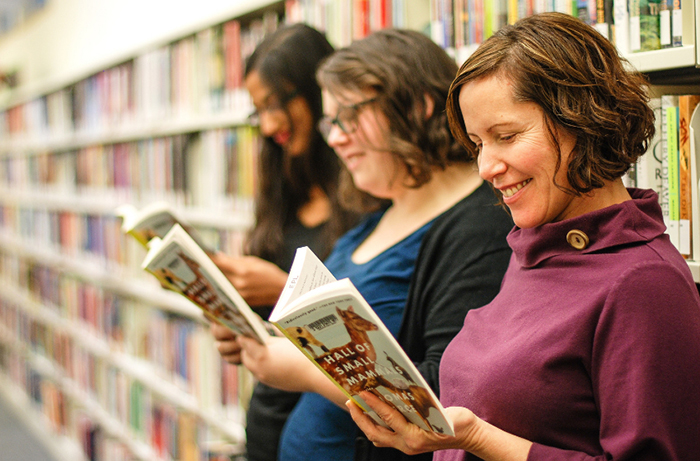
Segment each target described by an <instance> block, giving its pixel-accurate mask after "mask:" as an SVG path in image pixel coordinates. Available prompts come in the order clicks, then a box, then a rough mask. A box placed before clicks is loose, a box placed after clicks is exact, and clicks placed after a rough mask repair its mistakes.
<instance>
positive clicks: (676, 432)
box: [434, 189, 700, 461]
mask: <svg viewBox="0 0 700 461" xmlns="http://www.w3.org/2000/svg"><path fill="white" fill-rule="evenodd" d="M630 193H631V194H632V197H633V199H634V200H631V201H627V202H625V203H622V204H619V205H614V206H611V207H608V208H605V209H602V210H598V211H595V212H592V213H588V214H585V215H583V216H579V217H577V218H573V219H569V220H565V221H561V222H557V223H551V224H547V225H545V226H542V227H539V228H534V229H518V228H515V229H514V230H513V231H512V232H511V233H510V235H509V236H508V242H509V244H510V246H511V247H512V248H513V257H512V258H511V262H510V266H509V268H508V271H507V273H506V275H505V278H504V280H503V286H502V288H501V291H500V293H499V294H498V296H497V297H496V298H495V299H494V300H493V301H492V302H491V303H490V304H488V305H486V306H484V307H482V308H480V309H476V310H472V311H470V312H469V314H468V315H467V317H466V319H465V322H464V327H463V328H462V330H461V332H460V333H459V334H458V335H457V336H456V337H455V338H454V340H453V341H452V342H451V343H450V345H449V346H448V347H447V349H446V351H445V353H444V355H443V358H442V362H441V365H440V389H441V390H442V394H441V400H442V402H443V404H444V405H445V406H462V407H466V408H469V409H470V410H472V411H473V412H474V413H475V414H476V415H477V416H479V417H480V418H483V419H484V420H486V421H488V422H489V423H491V424H493V425H495V426H496V427H499V428H501V429H503V430H505V431H507V432H509V433H512V434H515V435H518V436H520V437H523V438H525V439H528V440H530V441H532V442H534V445H533V447H532V449H531V450H530V453H529V457H528V459H529V460H533V461H534V460H560V461H566V460H592V459H599V460H614V461H622V460H635V461H641V460H655V461H659V460H684V461H685V460H691V459H700V391H698V389H699V388H700V298H699V297H698V290H697V288H696V286H695V284H694V282H693V279H692V276H691V273H690V270H689V269H688V266H687V264H686V263H685V261H684V260H683V258H682V257H681V256H680V254H679V253H678V251H676V249H675V248H674V247H673V246H672V244H671V243H670V241H669V239H668V237H667V236H666V235H665V234H664V233H663V232H664V229H665V228H664V225H663V222H662V217H661V210H660V208H659V205H658V201H657V196H656V194H655V193H654V192H652V191H642V190H634V189H632V190H630ZM573 229H577V230H579V231H583V233H585V234H586V235H587V236H588V239H589V242H588V244H587V246H586V247H585V248H584V249H576V248H574V247H573V246H572V245H571V244H569V243H568V241H567V233H568V232H569V231H571V230H573ZM570 240H571V239H570ZM580 240H581V239H579V241H580ZM574 243H576V242H574ZM577 246H579V245H577ZM434 459H435V460H438V461H447V460H468V459H476V458H475V457H473V456H472V455H468V454H466V453H465V452H462V451H456V450H445V451H439V452H436V454H435V457H434Z"/></svg>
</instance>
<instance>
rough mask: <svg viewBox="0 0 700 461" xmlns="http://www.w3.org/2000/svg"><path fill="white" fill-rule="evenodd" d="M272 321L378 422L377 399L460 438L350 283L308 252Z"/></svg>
mask: <svg viewBox="0 0 700 461" xmlns="http://www.w3.org/2000/svg"><path fill="white" fill-rule="evenodd" d="M287 280H288V281H287V286H286V287H285V289H284V291H283V292H282V295H281V296H280V299H279V301H278V302H277V304H276V305H275V308H274V309H273V311H272V313H271V314H270V322H272V323H274V324H275V325H276V326H277V327H278V328H279V329H280V330H281V331H282V333H284V334H285V335H286V336H287V337H288V338H289V339H291V341H292V342H293V343H294V344H295V345H296V346H297V347H298V348H299V349H300V350H301V351H302V352H303V353H304V354H305V355H306V356H307V357H308V358H309V359H310V360H311V361H312V362H313V363H314V364H316V366H317V367H319V368H320V369H321V371H323V372H324V374H326V376H328V377H329V378H330V379H331V380H333V382H334V383H335V384H336V385H337V386H338V387H339V388H340V389H341V390H342V391H343V392H344V393H345V394H346V395H347V396H348V397H349V398H350V399H352V400H353V401H354V402H355V403H356V404H357V405H358V406H359V407H360V408H362V409H363V410H365V412H367V413H368V414H369V415H370V416H371V417H372V418H373V419H374V420H375V421H377V422H378V423H379V424H383V423H382V422H381V419H380V418H379V416H378V415H376V413H374V412H373V411H372V410H371V409H370V408H369V407H368V406H367V405H366V404H365V402H364V401H363V400H362V398H360V397H359V395H358V394H359V393H360V392H362V391H370V392H372V393H374V394H375V395H377V396H378V397H380V398H381V399H382V400H384V401H385V402H387V403H389V404H390V405H393V406H394V407H395V408H396V409H398V410H399V411H400V412H401V413H402V414H403V415H404V416H405V417H406V419H408V420H409V421H411V422H413V423H414V424H416V425H418V426H419V427H422V428H423V429H425V430H428V431H435V432H439V433H444V434H450V435H454V429H453V427H452V423H451V421H450V420H449V419H448V418H447V417H446V416H445V413H444V408H443V407H442V405H441V404H440V401H439V400H438V399H437V397H436V396H435V394H434V393H433V391H432V389H431V388H430V387H429V386H428V384H427V383H426V382H425V380H424V379H423V377H422V376H421V374H420V373H419V372H418V370H417V369H416V367H415V366H414V365H413V362H411V360H410V359H409V358H408V356H407V355H406V353H405V352H404V351H403V349H402V348H401V346H400V345H399V343H398V342H397V341H396V339H394V336H393V335H392V334H391V332H390V331H389V330H388V329H387V328H386V326H385V325H384V323H382V321H381V320H380V319H379V317H378V316H377V314H376V313H375V312H374V310H373V309H372V308H371V307H370V306H369V304H367V301H366V300H365V299H364V298H363V297H362V295H361V294H360V292H359V291H357V288H355V286H354V285H353V284H352V282H351V281H350V280H349V279H342V280H335V278H334V277H333V275H332V274H331V273H330V271H329V270H328V269H327V268H326V266H325V265H324V264H323V263H322V262H321V261H320V260H319V259H318V257H316V255H315V254H314V253H313V252H312V251H311V250H310V249H309V248H308V247H302V248H299V249H298V250H297V253H296V255H295V257H294V262H293V264H292V268H291V270H290V273H289V278H288V279H287Z"/></svg>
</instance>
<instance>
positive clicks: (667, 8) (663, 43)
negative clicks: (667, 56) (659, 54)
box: [659, 0, 673, 48]
mask: <svg viewBox="0 0 700 461" xmlns="http://www.w3.org/2000/svg"><path fill="white" fill-rule="evenodd" d="M672 10H673V0H661V3H660V4H659V45H660V47H661V48H670V47H671V46H672V35H673V34H672V33H671V11H672Z"/></svg>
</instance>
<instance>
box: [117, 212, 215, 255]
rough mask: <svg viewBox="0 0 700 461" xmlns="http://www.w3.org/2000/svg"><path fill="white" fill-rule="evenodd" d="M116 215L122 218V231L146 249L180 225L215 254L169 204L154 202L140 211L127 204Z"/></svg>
mask: <svg viewBox="0 0 700 461" xmlns="http://www.w3.org/2000/svg"><path fill="white" fill-rule="evenodd" d="M116 214H117V216H121V218H122V231H123V232H125V233H127V234H129V235H131V236H133V237H134V238H135V239H136V240H138V242H139V243H141V245H143V246H144V247H146V248H148V242H150V241H151V239H152V238H154V237H159V238H163V237H165V234H167V233H168V231H169V230H170V229H171V228H172V227H173V226H174V225H175V224H179V225H180V226H181V227H182V228H183V229H185V230H186V231H187V232H188V233H189V234H190V236H191V237H192V239H194V240H195V242H197V245H199V246H200V247H201V248H202V249H203V250H204V251H205V252H207V253H209V254H213V253H214V250H213V249H211V248H209V247H208V246H207V245H205V244H204V243H203V242H202V239H201V237H199V235H198V234H197V231H196V230H195V229H194V228H193V227H192V226H190V225H189V224H187V223H186V222H185V220H183V219H182V218H180V217H179V216H177V214H176V213H175V210H173V209H172V207H171V206H170V204H168V203H167V202H153V203H151V204H150V205H147V206H145V207H143V208H142V209H140V210H138V209H137V208H136V207H134V206H133V205H130V204H125V205H121V206H120V207H118V208H117V211H116Z"/></svg>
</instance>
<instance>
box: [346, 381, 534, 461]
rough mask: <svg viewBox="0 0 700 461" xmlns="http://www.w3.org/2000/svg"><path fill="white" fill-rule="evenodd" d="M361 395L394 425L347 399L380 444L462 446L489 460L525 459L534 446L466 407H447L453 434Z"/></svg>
mask: <svg viewBox="0 0 700 461" xmlns="http://www.w3.org/2000/svg"><path fill="white" fill-rule="evenodd" d="M360 396H361V397H362V399H363V400H364V401H365V402H366V403H367V405H369V406H370V408H372V409H373V410H374V411H375V412H376V413H377V414H378V415H379V417H380V418H382V420H383V421H384V422H385V423H386V424H387V426H389V427H390V428H391V429H387V428H385V427H382V426H379V425H377V424H376V423H375V422H374V421H373V420H372V418H370V417H369V416H368V415H367V414H366V413H365V412H363V411H362V409H361V408H359V407H358V406H357V405H355V403H353V402H351V401H348V402H346V406H347V407H348V409H349V410H350V415H351V416H352V419H353V420H354V421H355V423H356V424H357V425H358V426H359V427H360V429H362V431H363V432H364V433H365V435H367V438H368V439H369V440H370V442H372V443H374V445H376V446H378V447H393V448H396V449H398V450H401V451H402V452H404V453H406V454H409V455H415V454H418V453H426V452H432V451H437V450H446V449H458V450H464V451H468V452H469V453H472V454H474V455H476V456H478V457H480V458H482V459H484V460H485V461H489V460H494V461H496V460H510V461H525V460H526V459H527V455H528V453H529V451H530V447H531V446H532V442H530V441H528V440H525V439H522V438H520V437H517V436H515V435H512V434H509V433H507V432H504V431H502V430H500V429H498V428H496V427H494V426H492V425H490V424H488V423H486V422H485V421H483V420H481V419H479V418H477V417H476V415H474V413H472V412H471V411H470V410H468V409H466V408H461V407H449V408H446V409H445V412H446V414H447V417H448V418H449V419H450V420H451V421H452V423H453V425H454V430H455V435H454V437H453V436H449V435H444V434H439V433H436V432H429V431H425V430H423V429H421V428H420V427H418V426H416V425H415V424H413V423H411V422H409V421H407V420H406V418H404V416H403V415H402V414H401V413H399V412H398V411H397V410H396V409H395V408H393V407H392V406H390V405H387V404H386V403H384V402H382V401H381V400H380V399H379V398H377V396H375V395H374V394H372V393H370V392H363V393H362V394H360Z"/></svg>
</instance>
